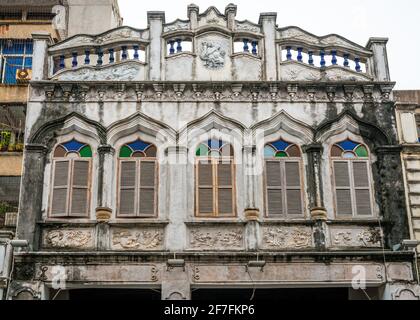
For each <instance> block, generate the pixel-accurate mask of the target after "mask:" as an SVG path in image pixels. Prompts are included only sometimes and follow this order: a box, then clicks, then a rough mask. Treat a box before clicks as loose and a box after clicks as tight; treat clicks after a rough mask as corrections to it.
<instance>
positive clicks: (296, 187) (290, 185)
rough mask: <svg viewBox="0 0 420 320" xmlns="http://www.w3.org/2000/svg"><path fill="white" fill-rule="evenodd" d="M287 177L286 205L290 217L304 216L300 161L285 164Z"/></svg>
mask: <svg viewBox="0 0 420 320" xmlns="http://www.w3.org/2000/svg"><path fill="white" fill-rule="evenodd" d="M284 166H285V170H284V172H285V175H286V189H287V192H286V203H287V214H288V215H299V214H302V213H303V212H302V210H303V208H302V189H301V180H300V178H301V177H300V163H299V161H287V162H285V163H284Z"/></svg>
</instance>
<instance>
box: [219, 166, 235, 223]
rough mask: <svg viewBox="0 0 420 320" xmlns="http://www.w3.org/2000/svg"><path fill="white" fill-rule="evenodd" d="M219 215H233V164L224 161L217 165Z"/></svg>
mask: <svg viewBox="0 0 420 320" xmlns="http://www.w3.org/2000/svg"><path fill="white" fill-rule="evenodd" d="M217 187H218V190H217V191H218V193H217V195H218V202H217V206H218V213H219V215H220V216H226V215H228V216H232V215H233V211H234V210H233V163H232V160H223V161H219V162H218V163H217Z"/></svg>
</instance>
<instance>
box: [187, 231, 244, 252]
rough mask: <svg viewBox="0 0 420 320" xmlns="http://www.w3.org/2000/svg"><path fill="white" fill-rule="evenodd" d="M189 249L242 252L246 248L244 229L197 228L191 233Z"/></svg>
mask: <svg viewBox="0 0 420 320" xmlns="http://www.w3.org/2000/svg"><path fill="white" fill-rule="evenodd" d="M189 247H190V249H194V250H198V249H199V250H240V249H243V248H244V230H243V228H242V227H236V228H233V227H232V228H228V227H225V228H221V227H203V228H199V227H195V228H192V229H190V231H189Z"/></svg>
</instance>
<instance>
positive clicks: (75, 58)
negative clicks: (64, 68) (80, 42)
mask: <svg viewBox="0 0 420 320" xmlns="http://www.w3.org/2000/svg"><path fill="white" fill-rule="evenodd" d="M72 56H73V60H72V61H71V66H72V67H73V68H76V67H77V52H73V53H72Z"/></svg>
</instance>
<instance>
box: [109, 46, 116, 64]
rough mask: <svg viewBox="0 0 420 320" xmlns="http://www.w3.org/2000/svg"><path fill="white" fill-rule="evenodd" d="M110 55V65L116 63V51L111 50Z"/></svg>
mask: <svg viewBox="0 0 420 320" xmlns="http://www.w3.org/2000/svg"><path fill="white" fill-rule="evenodd" d="M108 53H109V63H114V62H115V56H114V49H109V50H108Z"/></svg>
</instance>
